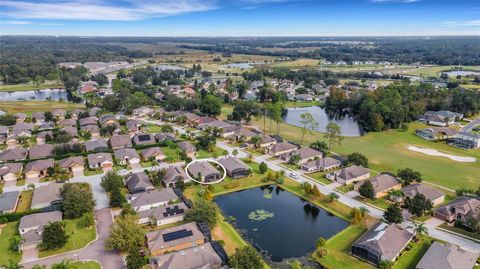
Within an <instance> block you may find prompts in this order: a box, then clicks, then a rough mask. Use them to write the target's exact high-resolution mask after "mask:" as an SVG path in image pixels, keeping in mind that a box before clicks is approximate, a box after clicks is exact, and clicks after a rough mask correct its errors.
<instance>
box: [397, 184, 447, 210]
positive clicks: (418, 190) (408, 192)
mask: <svg viewBox="0 0 480 269" xmlns="http://www.w3.org/2000/svg"><path fill="white" fill-rule="evenodd" d="M401 190H402V192H403V199H407V198H408V199H412V198H413V197H415V195H417V194H422V195H423V196H425V198H427V199H428V200H430V201H431V202H432V204H433V206H437V205H440V204H442V203H443V202H444V200H445V193H444V192H442V191H440V190H438V189H436V188H433V187H430V186H428V185H426V184H421V183H415V184H410V185H408V186H405V187H403V188H402V189H401Z"/></svg>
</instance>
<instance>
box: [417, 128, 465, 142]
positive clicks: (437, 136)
mask: <svg viewBox="0 0 480 269" xmlns="http://www.w3.org/2000/svg"><path fill="white" fill-rule="evenodd" d="M415 134H416V135H418V136H419V137H421V138H424V139H426V140H430V141H440V140H446V139H452V138H454V137H455V135H456V134H457V130H455V129H452V128H448V127H431V128H424V129H417V130H415Z"/></svg>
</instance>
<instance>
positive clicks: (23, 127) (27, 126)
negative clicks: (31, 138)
mask: <svg viewBox="0 0 480 269" xmlns="http://www.w3.org/2000/svg"><path fill="white" fill-rule="evenodd" d="M42 123H43V122H42ZM33 128H35V124H33V123H28V122H20V123H17V124H15V125H14V126H13V130H12V132H19V131H29V132H31V131H33Z"/></svg>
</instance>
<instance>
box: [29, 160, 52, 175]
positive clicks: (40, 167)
mask: <svg viewBox="0 0 480 269" xmlns="http://www.w3.org/2000/svg"><path fill="white" fill-rule="evenodd" d="M54 165H55V163H54V161H53V159H46V160H37V161H33V162H29V163H27V165H25V171H24V173H25V179H27V180H28V179H40V178H44V177H46V176H48V173H47V170H48V168H53V167H54Z"/></svg>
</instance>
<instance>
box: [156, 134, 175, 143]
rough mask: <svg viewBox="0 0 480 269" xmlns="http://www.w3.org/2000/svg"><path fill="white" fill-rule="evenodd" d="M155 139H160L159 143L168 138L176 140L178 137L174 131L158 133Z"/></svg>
mask: <svg viewBox="0 0 480 269" xmlns="http://www.w3.org/2000/svg"><path fill="white" fill-rule="evenodd" d="M155 139H156V140H157V141H158V143H162V142H166V141H168V140H171V141H176V140H177V137H176V136H175V134H174V133H158V134H156V135H155Z"/></svg>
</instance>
